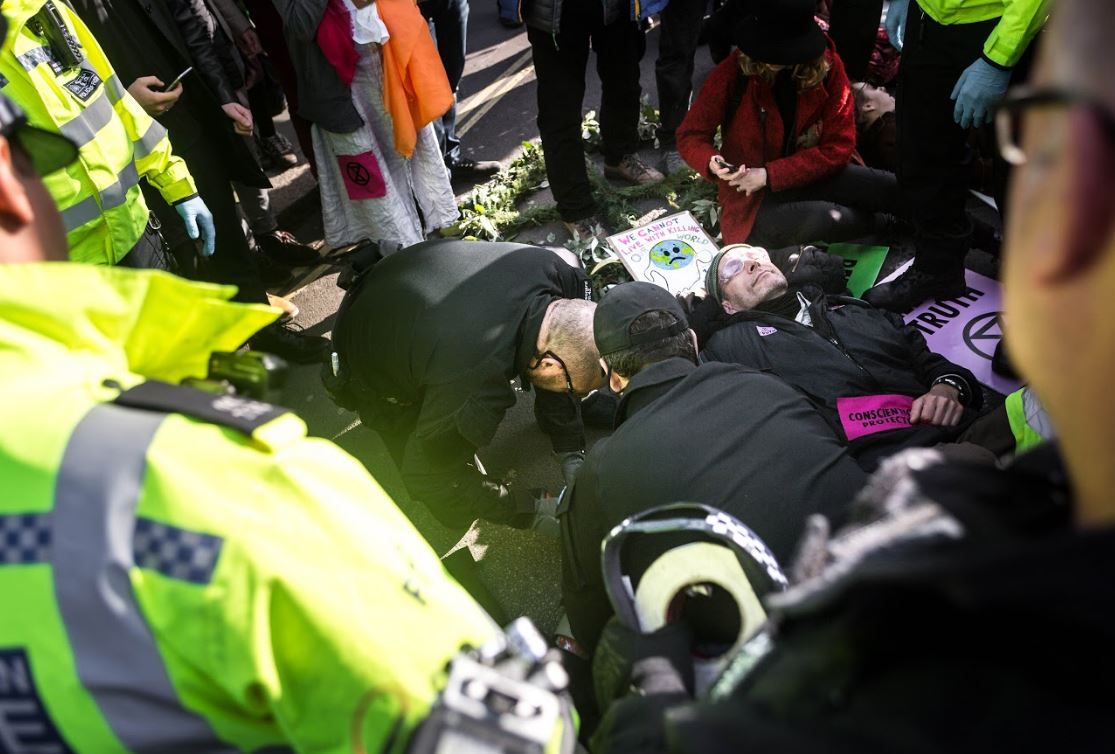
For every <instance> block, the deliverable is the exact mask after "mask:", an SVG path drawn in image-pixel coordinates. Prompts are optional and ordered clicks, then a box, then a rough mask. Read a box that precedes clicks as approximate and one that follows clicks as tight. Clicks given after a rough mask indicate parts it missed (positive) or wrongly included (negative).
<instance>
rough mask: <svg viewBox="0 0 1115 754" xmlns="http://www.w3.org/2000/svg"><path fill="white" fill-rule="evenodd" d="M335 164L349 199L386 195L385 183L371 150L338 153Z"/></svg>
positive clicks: (358, 199)
mask: <svg viewBox="0 0 1115 754" xmlns="http://www.w3.org/2000/svg"><path fill="white" fill-rule="evenodd" d="M337 165H338V166H339V167H340V169H341V177H342V178H343V179H344V182H345V190H346V191H347V192H348V198H349V199H352V200H353V201H360V200H361V199H379V198H380V197H382V196H386V194H387V184H385V183H384V182H383V173H382V172H381V171H380V169H379V161H378V160H376V156H375V154H374V153H372V152H371V151H368V152H364V153H363V154H352V155H348V154H339V155H337Z"/></svg>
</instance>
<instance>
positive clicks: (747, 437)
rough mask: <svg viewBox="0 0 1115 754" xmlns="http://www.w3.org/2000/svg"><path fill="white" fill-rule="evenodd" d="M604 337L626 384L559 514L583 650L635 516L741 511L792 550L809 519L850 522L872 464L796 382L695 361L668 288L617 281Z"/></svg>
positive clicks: (600, 327) (604, 347)
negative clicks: (851, 505) (618, 530)
mask: <svg viewBox="0 0 1115 754" xmlns="http://www.w3.org/2000/svg"><path fill="white" fill-rule="evenodd" d="M594 331H595V336H596V345H597V348H599V350H600V353H601V358H602V361H603V362H604V364H605V365H606V367H607V369H608V374H609V379H610V383H611V387H612V389H613V390H614V391H615V392H616V393H618V394H620V402H619V408H618V411H617V415H616V430H615V432H614V433H613V434H612V435H611V436H610V437H608V438H605V439H603V440H600V441H599V442H597V443H596V445H594V446H593V448H592V450H591V451H590V452H589V454H588V458H587V459H586V460H585V464H584V466H582V467H581V469H580V471H579V472H578V473H577V478H576V481H575V482H574V484H573V487H572V489H571V490H570V491H569V492H568V493H567V496H566V497H567V499H568V500H569V503H568V507H567V508H566V509H564V511H559V516H560V519H561V532H562V546H563V550H562V595H563V598H564V603H565V608H566V610H567V612H568V614H569V622H570V625H571V627H572V629H573V635H574V638H575V639H576V640H577V642H578V643H579V644H580V645H581V646H582V647H583V648H584V649H585V650H586V651H587V652H589V653H591V652H592V651H593V650H594V649H595V647H596V643H597V638H598V637H599V634H600V631H601V629H602V628H603V627H604V623H605V622H606V621H607V619H608V617H609V616H610V615H611V612H612V611H611V606H610V605H609V603H608V600H607V598H606V596H605V592H604V585H603V580H602V578H601V573H600V542H601V541H602V540H603V539H604V536H605V535H606V534H607V533H608V532H609V531H610V530H611V528H612V527H613V526H615V525H616V524H618V523H620V522H621V521H622V520H623V519H625V518H627V517H628V516H631V515H633V514H635V513H639V512H642V511H645V510H647V509H649V508H652V507H654V506H657V505H663V504H667V503H674V502H679V501H687V502H697V503H706V504H708V505H712V506H715V507H718V508H722V509H723V510H725V511H727V512H728V513H730V514H732V515H734V516H736V517H737V518H739V519H740V520H741V521H742V522H743V523H745V524H746V525H748V526H750V527H751V528H752V529H754V530H755V532H756V533H757V534H759V536H760V537H762V538H763V539H764V541H765V542H766V543H767V545H769V546H770V548H771V550H773V551H774V554H775V556H777V557H778V558H779V559H784V560H788V559H789V557H790V556H791V554H792V551H793V546H794V544H795V543H796V542H797V539H798V537H799V536H800V534H801V531H802V527H803V526H804V524H805V519H806V517H807V516H809V515H810V514H812V513H816V512H818V511H824V512H825V513H826V514H827V515H830V516H832V517H834V518H835V519H838V520H839V519H842V517H843V511H844V506H845V504H846V503H847V502H848V501H849V500H851V498H852V496H853V495H854V494H855V493H856V492H857V491H858V490H859V488H860V487H861V486H862V485H863V482H864V480H865V479H866V475H865V474H864V473H863V471H862V470H861V469H860V468H859V466H858V465H856V463H855V461H853V460H852V458H851V457H850V456H849V455H848V454H847V453H846V452H845V450H844V448H842V447H841V444H840V442H839V440H837V438H836V436H835V435H834V434H833V430H832V429H831V427H830V426H829V425H828V424H827V423H826V422H825V420H824V419H823V418H821V416H820V414H819V413H818V412H817V410H816V409H815V408H814V407H813V406H812V405H810V403H809V402H808V401H807V400H806V399H805V398H804V397H802V396H801V395H800V394H799V393H797V392H796V391H795V390H794V389H793V388H791V387H789V386H788V385H786V384H784V383H782V382H781V381H780V380H778V379H775V378H774V377H771V376H769V375H766V374H761V373H759V372H756V371H752V370H750V369H746V368H744V367H740V366H736V365H734V364H733V365H729V364H721V363H710V364H701V365H700V366H698V365H697V363H696V361H697V350H696V339H695V336H694V335H693V331H692V330H690V329H688V325H687V324H686V319H685V313H684V311H683V310H682V308H681V306H680V305H679V304H678V302H677V300H676V299H675V298H674V297H673V296H671V295H670V294H669V293H668V292H667V291H665V290H664V289H662V288H659V287H658V286H655V285H652V284H650V283H626V284H624V285H620V286H617V287H616V288H613V289H612V290H611V291H609V292H608V294H607V295H606V296H605V297H604V300H603V301H601V303H600V305H599V306H598V307H597V310H596V317H595V323H594Z"/></svg>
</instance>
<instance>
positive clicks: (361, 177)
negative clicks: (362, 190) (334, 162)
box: [345, 160, 372, 186]
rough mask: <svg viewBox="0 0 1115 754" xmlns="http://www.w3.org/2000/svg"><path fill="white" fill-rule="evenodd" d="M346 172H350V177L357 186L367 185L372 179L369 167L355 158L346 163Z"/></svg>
mask: <svg viewBox="0 0 1115 754" xmlns="http://www.w3.org/2000/svg"><path fill="white" fill-rule="evenodd" d="M345 173H347V174H348V179H349V180H350V181H352V182H353V183H355V184H356V185H357V186H367V185H368V182H369V181H371V180H372V176H371V174H370V173H368V169H367V168H365V167H364V166H363V165H361V164H360V163H359V162H356V161H355V160H351V161H349V163H348V164H347V165H345Z"/></svg>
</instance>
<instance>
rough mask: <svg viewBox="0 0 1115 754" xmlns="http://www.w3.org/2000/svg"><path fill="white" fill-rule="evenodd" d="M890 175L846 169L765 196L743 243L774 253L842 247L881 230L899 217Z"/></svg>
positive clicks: (892, 176)
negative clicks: (798, 247) (810, 246)
mask: <svg viewBox="0 0 1115 754" xmlns="http://www.w3.org/2000/svg"><path fill="white" fill-rule="evenodd" d="M899 208H900V205H899V202H898V182H897V180H896V179H895V177H894V173H889V172H887V171H885V170H875V169H874V168H865V167H861V166H859V165H848V166H847V167H845V168H844V169H843V170H841V171H840V172H839V173H837V174H836V175H834V176H831V177H829V178H825V179H823V180H820V181H817V182H815V183H811V184H809V185H808V186H802V187H801V188H797V189H790V190H788V191H779V192H767V194H766V196H764V197H763V203H762V204H760V205H759V214H758V215H757V216H756V218H755V226H754V228H752V230H751V235H750V236H748V238H747V242H748V243H752V244H758V245H761V246H766V247H767V248H771V249H777V248H779V247H781V246H792V245H795V244H803V243H810V242H813V241H848V240H851V239H853V238H859V237H861V236H866V235H869V234H871V233H874V232H876V231H878V230H881V221H882V219H883V218H881V217H880V216H879V215H880V213H882V214H891V215H892V214H895V213H897V212H898V211H899Z"/></svg>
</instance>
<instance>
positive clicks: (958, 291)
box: [863, 266, 968, 313]
mask: <svg viewBox="0 0 1115 754" xmlns="http://www.w3.org/2000/svg"><path fill="white" fill-rule="evenodd" d="M967 287H968V286H967V283H965V282H964V270H963V268H961V269H960V270H959V271H957V272H952V273H938V274H930V273H928V272H923V271H921V270H919V269H918V268H917V267H914V266H911V267H910V269H908V270H906V271H905V272H903V273H902V274H901V275H899V276H898V277H897V278H895V279H894V280H892V281H891V282H889V283H884V284H883V285H877V286H875V287H874V288H871V289H869V290H867V291H864V293H863V300H864V301H866V302H867V303H869V304H871V305H872V306H877V307H879V308H880V309H886V310H887V311H891V312H899V313H902V312H908V311H910V310H911V309H913V308H914V307H915V306H917V305H918V304H920V303H922V302H923V301H926V300H928V299H931V298H937V299H946V298H956V297H957V296H960V295H962V294H963V293H964V291H965V290H967Z"/></svg>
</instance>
